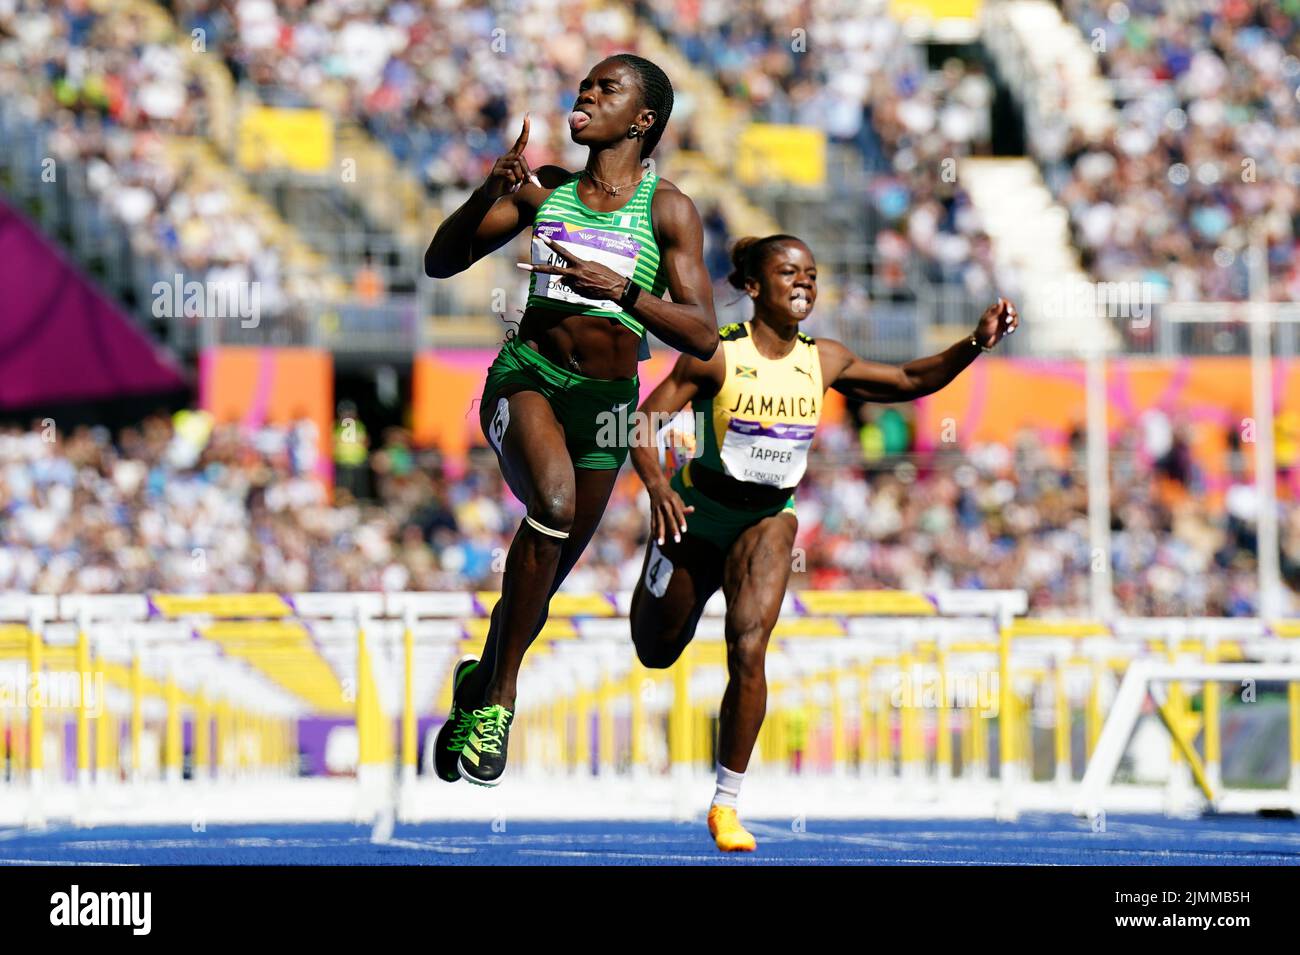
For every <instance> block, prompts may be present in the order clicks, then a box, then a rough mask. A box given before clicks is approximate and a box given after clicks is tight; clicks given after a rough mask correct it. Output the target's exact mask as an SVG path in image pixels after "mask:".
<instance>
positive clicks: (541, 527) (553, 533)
mask: <svg viewBox="0 0 1300 955" xmlns="http://www.w3.org/2000/svg"><path fill="white" fill-rule="evenodd" d="M524 520H525V521H527V522H528V526H529V527H531V528H532V529H533V530H535V531H537V533H539V534H545V535H546V536H547V537H558V538H560V540H564V539H565V538H566V537H568V536H569V532H568V531H557V530H552V529H551V528H549V527H547V526H546V525H545V524H539V523H538V522H537V521H535V520H533V519H532V518H531V517H530V516H529V515H527V514H525V515H524Z"/></svg>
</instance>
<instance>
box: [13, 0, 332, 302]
mask: <svg viewBox="0 0 1300 955" xmlns="http://www.w3.org/2000/svg"><path fill="white" fill-rule="evenodd" d="M0 93H2V94H3V95H4V96H5V98H6V99H11V100H12V101H14V102H23V103H25V104H26V106H25V108H26V109H29V110H30V111H31V112H32V113H33V114H34V115H35V116H36V117H39V118H40V120H41V121H42V122H43V125H44V127H45V134H46V140H45V146H46V149H47V150H48V156H49V158H50V159H52V160H53V161H54V162H55V164H56V165H55V166H54V169H55V170H56V175H57V174H58V171H61V175H62V178H61V179H59V180H56V181H63V180H64V179H67V178H68V177H78V181H79V182H80V181H82V179H81V177H84V186H85V188H86V190H87V192H88V194H89V196H90V198H92V199H93V200H95V201H96V202H97V204H98V206H97V208H93V209H92V208H82V209H78V210H77V215H78V220H77V222H78V228H80V229H82V230H86V231H87V232H95V233H97V234H99V236H100V241H102V242H104V244H105V245H106V246H111V245H112V244H114V243H117V242H118V241H122V242H128V243H129V244H130V247H131V249H132V251H133V252H134V253H135V255H137V256H138V257H139V258H140V261H142V262H149V263H152V274H154V275H155V276H165V277H166V278H167V279H168V280H171V278H172V276H173V275H174V274H176V273H180V274H183V275H185V276H186V278H187V281H188V280H198V281H203V282H207V283H210V284H211V283H215V284H222V285H228V284H231V283H244V284H247V283H250V282H258V283H260V284H259V290H260V294H261V307H262V309H263V311H265V312H266V313H268V314H276V313H279V312H281V311H282V309H284V308H286V307H287V306H288V305H289V304H290V303H291V302H293V301H297V300H302V299H305V298H311V297H314V296H317V295H320V294H322V292H323V291H324V288H325V285H324V284H323V281H322V277H321V276H317V275H313V274H311V272H310V271H309V270H301V269H288V268H286V267H285V266H284V264H283V262H282V248H281V243H280V240H279V237H278V234H277V230H276V228H275V225H276V223H274V222H273V221H272V219H271V217H270V216H269V215H268V214H266V212H265V210H262V209H258V208H252V207H251V204H250V203H249V202H248V194H247V190H246V189H244V190H241V189H236V188H234V187H233V186H232V183H231V182H230V181H228V180H223V178H222V177H219V176H217V175H216V174H215V173H214V172H213V171H211V170H210V169H207V170H205V169H203V168H200V167H198V166H197V165H196V163H195V162H194V161H193V160H192V159H189V158H185V157H182V156H181V155H179V154H178V153H177V152H176V151H174V150H173V149H171V148H169V143H170V142H171V140H172V139H173V137H193V136H195V135H199V134H202V133H203V132H204V131H205V128H206V127H205V124H206V120H207V115H206V106H207V101H206V97H205V91H204V87H203V85H202V84H201V83H200V82H198V80H197V78H196V76H195V75H194V73H193V71H192V70H191V68H190V65H189V64H188V62H187V60H186V58H185V56H184V54H183V53H182V50H181V48H180V47H179V46H178V45H177V42H176V38H175V36H174V35H173V34H172V33H171V32H170V30H169V29H167V27H166V25H165V24H162V23H161V22H160V21H159V20H158V18H156V17H154V18H150V17H146V16H143V15H141V14H140V13H139V12H138V11H133V10H124V9H117V8H109V7H106V6H104V5H99V4H89V3H86V2H84V0H67V2H65V3H59V4H48V3H43V2H40V0H0ZM100 213H103V214H106V216H107V220H108V222H107V223H105V222H104V221H103V217H102V216H101V215H100ZM112 227H115V229H114V231H112V232H111V233H107V232H106V231H105V230H106V229H108V228H112ZM146 284H150V285H151V283H146ZM140 294H145V293H140Z"/></svg>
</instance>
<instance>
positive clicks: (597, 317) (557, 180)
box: [425, 54, 718, 786]
mask: <svg viewBox="0 0 1300 955" xmlns="http://www.w3.org/2000/svg"><path fill="white" fill-rule="evenodd" d="M672 103H673V93H672V86H671V84H670V83H669V82H668V77H667V76H665V75H664V73H663V71H662V70H660V69H659V68H658V67H657V66H655V65H654V64H653V63H651V62H649V61H648V60H644V59H642V58H641V57H638V56H633V55H631V54H618V55H615V56H611V57H609V58H608V59H606V60H603V61H601V62H600V63H598V64H596V66H594V67H593V68H592V70H591V72H590V73H588V74H587V77H586V78H585V79H584V80H582V82H581V84H580V85H579V86H578V98H577V100H576V102H575V103H574V107H573V112H572V113H570V115H569V129H570V135H571V137H572V139H573V141H574V142H576V143H580V144H582V145H584V146H587V147H588V148H589V149H590V153H589V155H588V158H587V164H586V168H584V169H582V170H580V171H578V172H576V173H571V172H569V171H567V170H565V169H561V168H559V167H558V166H543V167H541V168H539V169H538V170H537V171H536V174H534V173H533V171H532V170H531V169H530V168H529V166H528V163H527V161H526V160H525V159H524V147H525V146H526V145H527V143H528V119H527V118H526V117H525V119H524V126H523V131H522V133H521V134H520V136H519V140H518V141H517V142H516V143H515V145H514V146H513V147H512V148H511V150H510V151H509V152H508V153H506V155H504V156H502V157H501V158H500V159H498V160H497V162H496V165H495V166H494V167H493V169H492V173H491V175H489V176H488V178H487V181H486V182H485V183H484V184H483V185H482V186H480V187H479V188H478V189H477V190H475V192H474V194H473V195H472V196H470V198H469V199H468V200H467V201H466V202H465V204H464V205H462V206H461V207H460V208H459V209H457V210H456V212H454V213H453V214H452V215H451V216H450V217H449V218H448V219H447V220H446V221H445V222H444V223H443V224H442V225H441V226H440V227H439V229H438V231H437V234H436V235H435V236H434V237H433V241H432V243H430V245H429V249H428V251H427V252H426V253H425V272H426V273H428V274H429V275H430V276H432V277H434V278H448V277H450V276H452V275H455V274H457V273H458V272H462V271H464V270H465V269H467V268H469V267H470V265H472V264H473V263H474V262H475V261H477V260H478V259H480V258H482V257H483V256H485V255H487V254H488V253H490V252H493V251H494V250H496V249H499V248H500V247H501V246H502V245H504V244H505V243H507V242H508V241H510V240H511V239H512V238H514V237H515V236H516V235H518V234H519V233H520V232H521V231H522V230H523V229H525V228H528V227H530V226H531V227H532V234H533V242H532V264H531V265H521V266H520V267H521V268H525V269H528V270H529V271H531V272H533V273H534V275H533V280H532V283H531V287H530V294H529V296H528V304H527V308H526V310H525V312H524V315H523V318H522V320H521V322H520V326H519V332H518V334H517V335H514V336H513V337H508V338H507V340H506V342H505V344H504V345H503V346H502V348H501V352H500V354H498V355H497V358H496V361H494V362H493V363H492V367H491V368H490V369H489V371H488V376H487V381H486V383H485V385H484V388H483V401H482V405H481V406H480V409H479V423H480V425H481V426H482V428H483V432H484V434H485V435H486V436H487V438H488V440H489V442H490V443H491V445H492V447H493V449H494V450H495V451H496V453H497V458H498V461H499V463H500V465H501V472H502V474H503V475H504V477H505V479H506V483H507V484H509V486H510V490H511V491H512V492H513V493H514V494H515V496H516V497H518V498H519V500H521V501H522V502H524V504H525V505H526V506H527V508H528V511H527V516H526V517H525V519H524V522H523V523H522V524H521V525H520V526H519V530H518V531H517V532H516V534H515V538H514V542H513V543H512V544H511V546H510V553H509V555H508V556H507V558H506V567H505V573H504V575H503V579H502V584H501V599H500V600H499V601H498V602H497V605H496V607H494V608H493V610H492V621H491V625H490V629H489V630H488V637H487V642H486V645H485V646H484V649H483V657H482V659H481V660H479V661H475V660H474V659H473V658H466V659H464V660H461V661H460V662H459V663H458V664H457V665H456V669H455V671H454V673H453V676H452V681H453V682H452V685H453V691H452V706H451V713H450V715H449V716H448V719H447V722H446V724H444V726H443V728H442V730H441V731H440V732H439V734H438V740H437V744H436V747H435V751H434V752H435V759H434V761H435V769H436V772H437V774H438V776H439V777H441V778H442V779H445V780H447V781H449V782H453V781H455V780H456V779H458V778H464V779H467V780H469V781H470V782H472V783H478V784H480V785H485V786H493V785H496V784H497V783H498V782H499V781H500V778H501V774H502V772H503V771H504V770H505V766H506V745H507V740H508V734H509V730H510V723H511V721H512V720H513V719H514V711H515V684H516V678H517V676H518V674H519V667H520V664H521V663H522V661H523V657H524V653H525V651H527V649H528V646H529V644H531V643H532V641H533V639H534V638H535V637H536V636H537V634H538V632H539V631H540V630H541V628H542V625H543V624H544V623H545V622H546V614H547V608H548V605H549V603H550V598H551V595H552V594H554V593H555V591H556V590H557V589H558V588H559V586H560V583H561V582H562V581H563V580H564V578H565V577H566V576H567V575H568V573H569V571H570V570H572V569H573V565H574V564H575V563H576V562H577V560H578V558H579V556H581V554H582V552H583V549H584V548H585V547H586V546H587V542H588V541H589V540H590V539H591V535H592V532H593V531H595V529H596V525H597V523H598V522H599V521H600V517H601V515H602V514H603V513H604V511H605V505H606V503H607V502H608V500H609V495H610V492H611V491H612V490H613V487H614V481H615V479H616V478H617V476H618V469H619V466H620V465H621V464H622V463H623V460H624V459H625V458H626V457H627V441H626V440H620V441H618V442H616V443H617V446H616V447H605V446H602V445H603V444H607V443H608V442H602V441H598V440H597V438H598V434H599V432H600V426H601V423H602V420H607V419H603V416H604V415H607V414H609V413H611V412H612V413H613V414H614V415H616V416H619V415H618V413H619V409H620V408H624V407H627V406H634V405H635V403H636V401H637V398H638V396H639V392H638V380H637V362H638V360H640V359H643V358H648V357H649V349H648V347H647V344H646V341H645V336H646V331H647V330H649V331H651V332H654V334H655V335H656V336H657V337H659V338H660V339H662V340H663V341H664V342H666V343H667V344H669V345H671V346H672V347H674V348H676V349H678V350H680V351H682V352H685V353H687V354H690V355H693V356H695V357H696V358H698V359H701V360H707V359H708V358H709V357H710V356H711V355H712V354H713V352H714V350H715V349H716V348H717V344H718V330H717V320H716V319H715V318H714V314H713V296H712V290H711V286H710V283H709V275H708V271H707V269H706V268H705V266H704V261H703V247H704V237H703V229H702V227H701V225H700V217H699V213H698V212H697V211H696V209H695V205H694V203H692V202H691V200H690V199H689V198H688V197H687V196H686V195H684V194H683V193H682V192H680V191H679V190H678V189H677V187H676V186H674V185H672V183H669V182H666V181H664V180H663V179H660V178H659V177H658V176H657V175H656V174H655V173H654V171H653V168H652V165H651V164H650V163H648V162H646V161H645V160H646V157H648V156H649V155H650V153H651V152H652V151H653V150H654V147H655V145H656V143H658V142H659V138H660V136H661V135H662V134H663V130H664V127H665V126H666V124H667V122H668V116H669V113H670V112H671V111H672ZM665 289H667V291H668V292H669V293H670V294H671V296H672V301H671V302H667V301H665V300H664V299H663V298H662V297H661V296H662V295H663V292H664V290H665ZM628 410H629V411H630V410H631V408H630V407H629V408H628ZM629 417H630V415H628V414H627V413H626V412H624V414H623V415H621V416H619V418H620V420H627V419H628V418H629Z"/></svg>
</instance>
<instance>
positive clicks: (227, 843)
mask: <svg viewBox="0 0 1300 955" xmlns="http://www.w3.org/2000/svg"><path fill="white" fill-rule="evenodd" d="M747 824H748V825H749V827H750V829H751V830H752V831H753V832H754V834H755V835H756V836H757V837H758V842H759V847H758V852H756V853H753V854H742V855H733V856H724V855H722V854H721V853H719V852H718V851H717V850H716V849H714V847H713V842H712V840H711V839H710V838H709V835H708V831H707V830H706V829H705V827H704V824H703V822H702V821H701V822H696V823H666V822H610V821H600V822H594V821H593V822H587V821H583V822H528V821H522V820H521V821H518V822H513V821H512V822H508V823H507V826H506V831H505V832H493V831H492V826H491V824H490V823H487V822H447V823H421V824H418V825H398V826H397V827H396V828H395V830H394V831H393V834H392V836H391V838H390V840H389V841H388V842H387V843H383V844H376V843H372V842H371V838H370V830H369V829H368V828H366V827H361V826H350V825H344V824H327V825H323V824H310V825H237V826H217V825H213V826H208V827H207V829H206V831H203V832H193V831H191V829H190V828H189V827H185V826H135V827H124V826H112V827H104V828H97V829H74V828H70V827H54V828H51V829H47V830H44V831H39V832H28V831H25V830H22V829H0V865H67V864H96V865H105V864H107V865H124V864H125V865H464V864H472V865H473V864H476V865H589V864H599V865H664V864H667V865H672V864H689V865H698V864H705V865H762V864H777V865H781V864H795V865H845V864H865V865H983V864H997V865H1197V866H1201V865H1297V864H1300V822H1297V821H1296V820H1293V819H1266V818H1257V817H1253V816H1235V817H1226V816H1224V817H1209V818H1204V819H1196V820H1172V819H1165V818H1164V817H1161V816H1111V817H1110V818H1109V819H1107V821H1106V827H1105V831H1104V832H1094V831H1092V828H1091V827H1090V826H1089V825H1088V824H1087V823H1086V822H1085V821H1082V820H1079V819H1075V818H1074V817H1071V816H1068V815H1038V814H1035V815H1026V816H1023V817H1022V818H1021V819H1020V820H1019V821H1018V822H1016V823H998V822H993V821H989V820H938V819H928V820H855V821H846V820H834V821H832V820H825V821H818V820H809V821H808V822H807V824H806V826H805V827H804V831H803V832H796V831H794V828H795V827H794V826H792V825H791V823H790V822H789V821H788V820H783V821H768V822H762V821H749V822H748V823H747ZM498 828H499V826H498Z"/></svg>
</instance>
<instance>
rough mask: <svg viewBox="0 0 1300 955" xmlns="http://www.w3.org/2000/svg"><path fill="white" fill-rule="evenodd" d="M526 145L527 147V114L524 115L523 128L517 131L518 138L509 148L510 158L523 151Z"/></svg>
mask: <svg viewBox="0 0 1300 955" xmlns="http://www.w3.org/2000/svg"><path fill="white" fill-rule="evenodd" d="M527 145H528V114H527V113H525V114H524V128H523V129H522V130H520V131H519V138H518V139H516V140H515V144H514V145H513V146H511V147H510V153H509V154H510V155H511V156H518V155H519V154H520V153H522V152H523V151H524V147H525V146H527Z"/></svg>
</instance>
